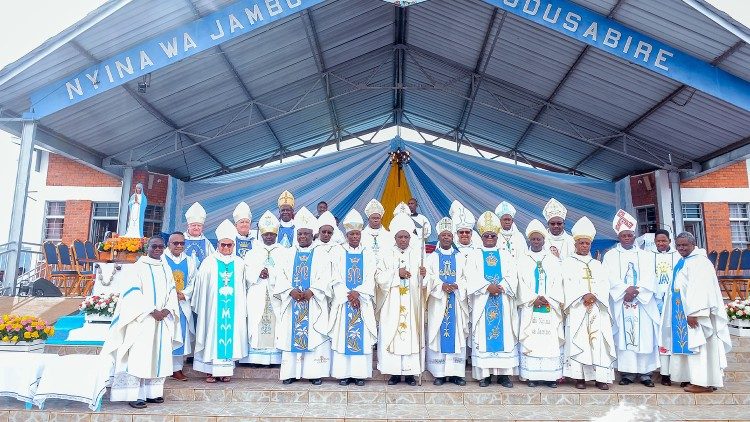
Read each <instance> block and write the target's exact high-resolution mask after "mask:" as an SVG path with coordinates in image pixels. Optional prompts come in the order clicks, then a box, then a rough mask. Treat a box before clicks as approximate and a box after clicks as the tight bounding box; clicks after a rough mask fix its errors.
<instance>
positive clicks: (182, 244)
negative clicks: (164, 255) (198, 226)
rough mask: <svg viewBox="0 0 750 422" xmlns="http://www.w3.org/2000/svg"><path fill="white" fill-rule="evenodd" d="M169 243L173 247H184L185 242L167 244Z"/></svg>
mask: <svg viewBox="0 0 750 422" xmlns="http://www.w3.org/2000/svg"><path fill="white" fill-rule="evenodd" d="M169 243H170V244H172V245H175V246H185V242H169Z"/></svg>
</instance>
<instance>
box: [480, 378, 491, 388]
mask: <svg viewBox="0 0 750 422" xmlns="http://www.w3.org/2000/svg"><path fill="white" fill-rule="evenodd" d="M491 383H492V378H491V377H487V378H482V379H481V380H479V386H480V387H489V386H490V384H491Z"/></svg>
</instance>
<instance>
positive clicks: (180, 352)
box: [161, 249, 198, 372]
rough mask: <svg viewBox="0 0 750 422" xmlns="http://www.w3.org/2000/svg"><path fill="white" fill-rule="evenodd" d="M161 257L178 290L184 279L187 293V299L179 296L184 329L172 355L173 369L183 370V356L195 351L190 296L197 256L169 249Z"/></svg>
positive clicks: (183, 283) (181, 325) (193, 322)
mask: <svg viewBox="0 0 750 422" xmlns="http://www.w3.org/2000/svg"><path fill="white" fill-rule="evenodd" d="M161 259H162V260H163V261H164V263H165V264H166V265H168V266H169V268H170V270H171V273H172V278H174V281H175V286H176V287H177V291H179V290H180V288H179V286H177V284H178V280H179V279H181V280H182V281H181V283H182V294H184V295H185V300H179V298H178V301H177V304H178V306H179V310H180V312H179V315H178V316H179V321H180V330H181V331H182V344H181V345H180V346H179V347H178V348H176V349H175V350H174V353H172V356H174V357H173V359H172V365H173V370H174V371H175V372H176V371H181V370H182V367H183V364H184V358H183V357H184V356H189V355H191V354H192V353H193V342H194V341H195V321H194V320H193V311H192V309H191V308H190V297H191V296H192V294H193V286H194V285H195V283H194V281H195V276H196V274H197V272H198V268H197V266H198V264H197V263H196V262H195V258H193V257H192V256H188V255H186V254H185V252H183V253H181V254H180V256H174V255H172V253H170V252H169V249H167V250H165V251H164V255H162V256H161Z"/></svg>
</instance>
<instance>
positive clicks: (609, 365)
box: [562, 254, 616, 383]
mask: <svg viewBox="0 0 750 422" xmlns="http://www.w3.org/2000/svg"><path fill="white" fill-rule="evenodd" d="M562 274H563V290H564V291H565V305H564V311H565V312H564V313H565V315H566V318H565V358H564V359H565V367H564V368H563V375H565V376H566V377H570V378H573V379H582V380H585V381H591V380H595V381H597V382H603V383H611V382H612V380H614V377H615V371H614V366H613V365H614V361H615V360H616V352H615V344H614V339H613V337H612V320H611V318H610V314H609V306H610V302H609V281H608V280H607V276H606V274H605V272H604V268H603V267H602V264H601V263H600V262H599V261H597V260H596V259H594V258H592V257H591V256H590V255H585V256H581V255H577V254H575V255H571V256H569V257H567V258H566V259H565V260H564V261H563V263H562ZM587 293H591V294H593V295H594V296H595V297H596V302H595V303H594V304H593V305H592V306H591V308H587V307H586V305H584V303H583V296H584V295H585V294H587Z"/></svg>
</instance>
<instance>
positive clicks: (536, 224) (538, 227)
mask: <svg viewBox="0 0 750 422" xmlns="http://www.w3.org/2000/svg"><path fill="white" fill-rule="evenodd" d="M534 233H539V234H541V235H542V237H545V236H546V235H547V228H546V227H544V224H542V222H541V221H539V220H537V219H536V218H535V219H533V220H531V221H529V225H528V226H526V238H528V237H530V236H531V235H532V234H534Z"/></svg>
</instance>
